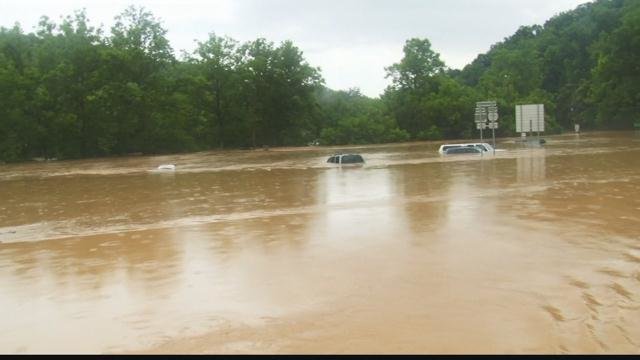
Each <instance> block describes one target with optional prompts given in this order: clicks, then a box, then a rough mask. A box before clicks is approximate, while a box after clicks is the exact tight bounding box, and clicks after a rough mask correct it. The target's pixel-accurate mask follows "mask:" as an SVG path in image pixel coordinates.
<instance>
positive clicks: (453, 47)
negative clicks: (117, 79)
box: [0, 0, 589, 97]
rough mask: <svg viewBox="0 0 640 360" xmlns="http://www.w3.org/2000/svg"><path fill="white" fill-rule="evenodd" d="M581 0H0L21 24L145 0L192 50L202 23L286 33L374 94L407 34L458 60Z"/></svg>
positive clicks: (226, 29) (174, 38)
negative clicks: (424, 39) (79, 10)
mask: <svg viewBox="0 0 640 360" xmlns="http://www.w3.org/2000/svg"><path fill="white" fill-rule="evenodd" d="M585 2H589V1H587V0H314V1H308V0H109V1H104V0H93V1H90V0H0V26H4V27H10V26H13V24H14V23H15V22H19V23H20V25H21V26H22V28H23V29H24V30H25V31H26V32H30V31H32V30H33V29H34V27H35V25H36V24H37V22H38V20H39V18H40V16H42V15H47V16H49V18H51V20H53V21H54V22H56V23H59V22H60V17H61V16H66V15H70V14H72V13H73V11H74V10H78V9H82V8H85V9H86V10H87V16H88V17H89V19H90V20H91V24H92V25H94V26H99V25H100V24H102V25H104V28H105V32H106V33H108V30H109V27H110V26H111V25H112V24H113V18H114V16H116V15H117V14H119V13H120V12H122V11H123V10H124V9H125V8H126V7H127V6H129V5H135V6H144V7H145V8H146V9H147V10H150V11H151V12H152V13H153V14H154V15H155V16H156V18H159V19H160V20H161V21H162V23H163V25H164V27H165V28H166V29H167V30H168V34H167V37H168V38H169V40H170V42H171V45H172V47H173V49H174V50H176V54H179V51H180V50H187V51H192V50H193V49H194V48H195V42H194V41H195V40H199V41H202V40H205V39H206V38H207V36H208V33H210V32H215V33H216V34H217V35H227V36H229V37H231V38H234V39H236V40H239V41H243V42H244V41H251V40H255V39H256V38H258V37H264V38H266V39H267V40H269V41H273V42H274V43H279V42H280V41H283V40H287V39H290V40H292V41H293V42H294V44H295V45H296V46H298V47H299V48H300V49H301V50H302V51H303V52H304V54H305V57H306V59H307V61H308V62H309V63H310V64H311V65H313V66H319V67H320V68H321V70H322V75H323V77H324V78H325V80H326V85H327V86H328V87H330V88H332V89H336V90H337V89H348V88H351V87H358V88H360V89H361V91H362V92H363V93H364V94H366V95H368V96H372V97H375V96H378V95H379V94H381V93H382V92H383V90H384V88H385V87H386V86H387V85H388V84H389V81H388V80H387V79H385V77H384V76H385V71H384V68H385V67H386V66H389V65H391V64H393V63H395V62H398V61H400V59H401V58H402V46H403V45H404V42H405V41H406V40H407V39H409V38H412V37H420V38H428V39H429V40H430V41H431V44H432V47H433V49H434V50H435V51H436V52H438V53H440V56H441V58H442V60H443V61H444V62H445V63H446V64H447V66H449V67H450V68H458V69H461V68H462V67H464V66H465V65H466V64H468V63H470V62H471V61H473V59H474V58H475V57H476V56H477V55H478V54H480V53H483V52H486V51H487V50H489V47H490V46H491V45H492V44H494V43H496V42H498V41H502V40H504V38H505V37H508V36H510V35H512V34H513V33H514V32H515V31H516V30H517V29H518V27H520V26H521V25H533V24H540V25H542V24H544V22H545V21H546V20H548V19H549V18H551V17H552V16H554V15H556V14H558V13H560V12H563V11H567V10H572V9H574V8H575V7H576V6H577V5H579V4H582V3H585Z"/></svg>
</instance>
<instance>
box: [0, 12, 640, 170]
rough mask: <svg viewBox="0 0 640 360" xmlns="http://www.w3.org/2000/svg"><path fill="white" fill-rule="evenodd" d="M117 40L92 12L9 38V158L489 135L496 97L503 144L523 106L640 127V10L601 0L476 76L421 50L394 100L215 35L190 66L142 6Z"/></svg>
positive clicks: (397, 70)
mask: <svg viewBox="0 0 640 360" xmlns="http://www.w3.org/2000/svg"><path fill="white" fill-rule="evenodd" d="M115 20H116V21H115V24H114V25H113V26H112V27H111V28H110V29H109V31H108V33H107V32H105V31H104V30H103V29H101V28H95V27H92V26H90V21H89V19H88V18H87V15H86V13H85V12H84V11H77V12H75V13H74V14H72V15H68V16H66V17H65V18H63V19H61V21H60V23H59V24H58V23H55V22H53V21H52V20H51V19H49V18H47V17H42V18H41V19H40V21H39V24H38V26H37V27H36V29H35V30H34V32H31V33H25V32H24V30H23V29H22V28H21V27H20V25H19V24H16V25H15V26H13V27H11V28H5V27H1V28H0V162H13V161H23V160H29V159H32V158H45V159H53V158H56V159H74V158H90V157H101V156H113V155H127V154H162V153H178V152H192V151H201V150H211V149H239V148H260V147H265V146H269V147H273V146H304V145H307V144H310V143H314V144H320V145H343V144H370V143H386V142H402V141H415V140H440V139H469V138H473V137H476V136H477V134H476V132H477V131H476V130H475V123H474V108H475V103H476V102H477V101H484V100H495V101H497V103H498V107H499V112H500V128H499V129H498V131H497V136H513V135H515V134H514V117H515V114H514V112H515V110H514V107H515V105H516V104H527V103H543V104H544V105H545V110H546V124H547V130H548V132H550V133H560V132H562V131H564V130H570V129H572V128H573V124H575V123H578V124H580V125H581V127H582V129H586V130H607V129H611V130H614V129H615V130H622V129H633V127H634V125H636V124H637V123H639V122H640V61H638V59H640V1H637V0H598V1H594V2H591V3H586V4H583V5H580V6H578V7H577V8H576V9H574V10H571V11H567V12H563V13H560V14H558V15H556V16H554V17H553V18H551V19H549V20H548V21H547V22H546V23H545V24H543V25H534V26H523V27H521V28H520V29H519V30H518V31H517V32H516V33H515V34H513V35H512V36H510V37H508V38H505V39H503V40H502V41H500V42H497V43H495V44H494V45H492V46H491V48H490V49H489V50H488V51H487V52H486V53H484V54H479V55H478V56H477V57H476V59H475V60H474V61H473V62H472V63H470V64H469V65H467V66H466V67H464V68H463V69H461V70H457V69H450V68H449V67H447V65H446V64H445V63H444V62H443V61H442V60H441V59H440V55H439V54H438V53H437V51H436V49H433V48H432V46H431V43H430V41H429V40H428V39H421V38H412V39H408V40H407V41H406V42H405V44H404V48H403V52H404V54H403V57H402V58H401V59H400V60H399V62H398V63H395V64H389V66H388V67H387V68H386V69H385V71H386V74H387V78H388V79H389V82H390V85H389V86H388V87H387V88H386V89H385V91H384V93H383V94H382V95H381V96H380V97H378V98H369V97H366V96H364V95H363V94H361V93H360V91H359V90H358V89H357V88H354V89H348V90H332V89H329V88H327V87H326V86H325V85H324V81H323V78H322V74H321V71H320V69H319V68H317V67H314V66H313V65H312V64H309V63H308V62H307V61H306V60H305V58H304V54H303V52H302V51H301V50H300V49H299V48H298V47H296V45H295V44H293V43H292V42H291V41H284V42H282V43H279V44H274V43H273V42H270V41H268V40H267V39H263V38H259V39H256V40H254V41H250V42H245V43H240V42H238V41H235V40H234V39H232V38H230V37H226V36H225V37H222V36H218V35H216V34H215V33H214V32H212V33H210V35H209V37H208V38H207V39H205V40H203V41H201V42H198V45H197V48H196V49H195V50H194V51H193V52H191V53H186V52H183V53H182V54H181V56H179V57H176V55H175V54H174V51H173V49H172V47H171V45H170V43H169V41H168V40H167V38H166V34H167V30H166V29H165V28H163V26H162V23H161V22H160V21H159V20H158V19H157V18H156V17H155V16H154V15H153V14H152V13H151V12H150V11H148V10H146V9H144V8H136V7H129V8H127V9H125V10H124V11H123V12H122V13H121V14H120V15H119V16H117V17H116V19H115Z"/></svg>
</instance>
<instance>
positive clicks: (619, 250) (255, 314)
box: [0, 133, 640, 353]
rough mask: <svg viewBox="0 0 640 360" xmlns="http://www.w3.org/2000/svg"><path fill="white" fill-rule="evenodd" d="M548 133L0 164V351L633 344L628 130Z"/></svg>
mask: <svg viewBox="0 0 640 360" xmlns="http://www.w3.org/2000/svg"><path fill="white" fill-rule="evenodd" d="M547 141H548V142H547V144H546V145H545V146H543V147H540V148H523V147H521V146H520V145H518V144H516V143H510V142H508V141H505V142H504V143H502V144H499V147H500V148H503V149H505V150H506V151H504V152H499V153H497V154H496V155H495V156H490V157H449V158H447V157H441V156H440V155H438V153H437V148H438V146H439V145H440V144H439V143H421V144H403V145H385V146H365V147H359V148H352V149H350V150H349V152H359V153H361V154H362V155H363V156H364V157H365V159H366V160H367V163H366V165H364V166H362V167H344V168H342V167H335V166H328V165H327V164H326V163H325V161H326V157H327V156H328V155H329V154H331V153H334V152H336V151H337V149H323V148H311V149H299V150H286V151H285V150H281V151H280V150H279V151H268V152H266V151H255V152H251V151H238V152H225V153H198V154H188V155H175V156H162V157H137V158H136V157H134V158H120V159H102V160H92V161H70V162H55V163H45V164H20V165H2V166H0V199H2V202H1V203H0V284H2V285H1V286H2V288H1V290H2V294H3V296H1V297H0V308H1V309H3V312H2V314H3V316H2V320H3V321H2V322H1V323H0V324H1V325H0V352H3V353H14V352H18V353H22V352H27V353H34V352H35V353H37V352H46V353H78V352H91V353H95V352H125V351H135V350H140V351H144V352H165V353H167V352H168V353H184V352H196V353H197V352H205V353H211V352H213V353H220V352H223V353H229V352H231V353H234V352H275V353H282V352H292V353H300V352H312V353H322V352H330V353H336V352H347V353H353V352H402V353H411V352H419V353H436V352H440V353H449V352H454V353H465V352H476V353H477V352H483V353H495V352H498V353H505V352H506V353H522V352H535V353H563V352H571V353H581V352H628V353H638V352H640V348H639V347H638V344H640V326H638V324H637V321H634V320H635V319H636V318H638V315H640V314H639V313H640V305H639V304H638V301H639V300H640V231H639V230H638V229H640V195H639V194H640V163H639V162H638V161H637V159H638V156H639V155H640V139H638V138H637V136H634V134H633V133H603V134H581V135H580V136H579V137H576V136H573V134H571V135H567V136H555V137H548V138H547ZM341 150H342V149H341ZM161 163H176V164H177V165H178V166H177V170H176V172H175V173H153V172H150V171H148V170H150V169H153V168H155V167H156V166H157V165H158V164H161Z"/></svg>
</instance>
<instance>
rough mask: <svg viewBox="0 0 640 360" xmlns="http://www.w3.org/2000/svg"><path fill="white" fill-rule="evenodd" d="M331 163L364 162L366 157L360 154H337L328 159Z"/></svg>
mask: <svg viewBox="0 0 640 360" xmlns="http://www.w3.org/2000/svg"><path fill="white" fill-rule="evenodd" d="M327 162H328V163H331V164H364V159H363V158H362V156H361V155H358V154H336V155H332V156H331V157H329V159H328V160H327Z"/></svg>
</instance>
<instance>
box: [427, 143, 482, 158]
mask: <svg viewBox="0 0 640 360" xmlns="http://www.w3.org/2000/svg"><path fill="white" fill-rule="evenodd" d="M460 147H461V148H478V149H480V151H482V152H483V153H486V152H489V151H493V146H491V145H489V144H488V143H464V144H444V145H440V149H438V152H439V153H440V154H441V155H445V152H446V151H447V150H449V149H453V148H460Z"/></svg>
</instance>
